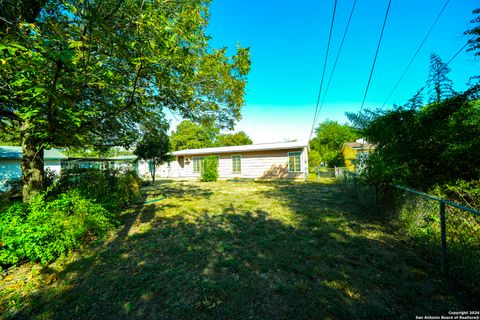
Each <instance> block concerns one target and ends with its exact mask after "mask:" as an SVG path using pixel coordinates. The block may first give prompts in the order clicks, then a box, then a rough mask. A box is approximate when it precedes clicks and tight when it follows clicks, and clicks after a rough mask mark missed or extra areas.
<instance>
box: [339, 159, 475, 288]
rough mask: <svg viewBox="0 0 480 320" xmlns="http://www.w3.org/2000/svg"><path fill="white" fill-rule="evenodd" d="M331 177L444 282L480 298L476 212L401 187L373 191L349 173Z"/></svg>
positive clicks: (375, 188)
mask: <svg viewBox="0 0 480 320" xmlns="http://www.w3.org/2000/svg"><path fill="white" fill-rule="evenodd" d="M335 176H336V178H337V180H338V182H339V183H341V184H342V185H343V188H344V189H345V191H346V192H347V193H349V194H350V195H351V196H352V197H353V198H354V200H355V202H357V203H358V205H359V206H360V207H362V208H363V209H365V210H368V211H369V212H370V213H371V214H374V215H375V216H377V217H378V218H379V219H382V220H383V221H385V222H387V223H388V224H389V225H391V226H393V227H394V229H395V230H396V231H397V233H398V234H399V235H400V236H401V237H404V238H405V239H406V240H408V241H409V242H411V243H412V244H413V246H415V247H416V249H417V250H418V251H419V252H421V253H422V254H423V255H424V256H426V258H427V259H428V260H429V261H432V262H434V263H436V264H437V265H438V266H439V269H440V270H441V271H442V272H443V273H444V274H445V275H448V276H449V277H450V278H453V279H455V280H458V281H459V282H461V283H462V286H464V287H466V288H469V289H470V291H472V292H474V293H475V294H476V295H479V296H480V212H479V211H478V210H475V209H472V208H469V207H466V206H463V205H460V204H458V203H454V202H451V201H448V200H446V199H441V198H438V197H435V196H432V195H429V194H426V193H422V192H419V191H417V190H413V189H409V188H405V187H403V186H391V187H388V188H381V189H380V188H377V187H375V186H370V185H367V184H366V183H364V182H363V180H362V179H361V178H360V177H359V175H358V174H356V173H354V172H350V171H347V170H345V169H343V168H336V171H335Z"/></svg>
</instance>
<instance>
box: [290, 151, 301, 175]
mask: <svg viewBox="0 0 480 320" xmlns="http://www.w3.org/2000/svg"><path fill="white" fill-rule="evenodd" d="M301 155H302V153H301V152H289V153H288V171H290V172H301V169H302V165H301V158H302V157H301Z"/></svg>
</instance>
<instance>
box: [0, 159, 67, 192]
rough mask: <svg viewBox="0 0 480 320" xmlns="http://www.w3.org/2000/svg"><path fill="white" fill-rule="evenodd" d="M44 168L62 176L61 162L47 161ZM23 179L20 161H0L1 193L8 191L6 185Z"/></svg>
mask: <svg viewBox="0 0 480 320" xmlns="http://www.w3.org/2000/svg"><path fill="white" fill-rule="evenodd" d="M44 168H45V169H50V170H52V171H53V172H55V174H60V170H61V165H60V160H46V161H45V162H44ZM21 177H22V165H21V160H19V159H0V191H5V190H6V184H7V182H8V181H10V180H18V179H20V178H21Z"/></svg>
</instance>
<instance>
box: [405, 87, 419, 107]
mask: <svg viewBox="0 0 480 320" xmlns="http://www.w3.org/2000/svg"><path fill="white" fill-rule="evenodd" d="M406 106H407V107H408V108H410V109H417V108H420V107H421V106H423V96H422V93H421V92H420V91H417V93H415V94H414V95H413V97H411V98H410V99H408V101H407V104H406Z"/></svg>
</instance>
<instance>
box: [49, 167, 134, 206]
mask: <svg viewBox="0 0 480 320" xmlns="http://www.w3.org/2000/svg"><path fill="white" fill-rule="evenodd" d="M140 184H141V180H140V178H138V176H137V174H136V172H134V171H126V172H123V171H121V170H114V169H103V170H102V169H93V168H89V169H82V168H74V169H67V170H64V171H63V172H62V175H61V177H60V180H59V181H58V183H57V184H56V185H55V186H54V187H53V189H52V191H51V192H52V194H59V193H63V192H66V191H68V190H72V189H77V190H78V191H79V192H80V194H81V195H82V196H83V197H85V198H88V199H93V200H95V201H96V202H97V203H100V204H101V205H102V206H103V207H104V208H106V209H107V210H109V211H112V212H113V211H117V210H118V209H121V208H125V207H126V206H128V205H131V204H134V203H136V202H138V201H139V200H140V198H141V194H140Z"/></svg>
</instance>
